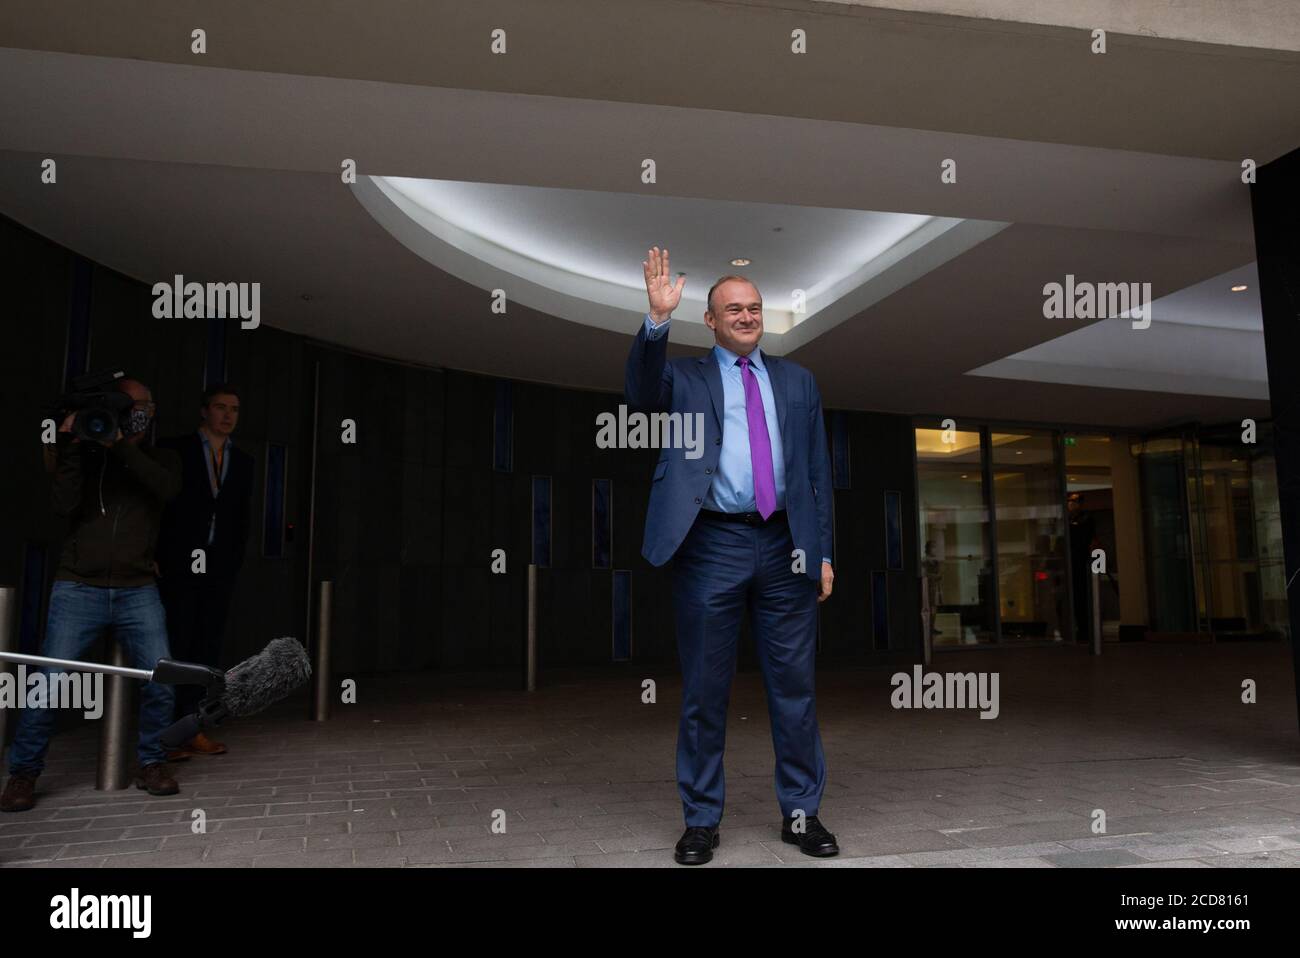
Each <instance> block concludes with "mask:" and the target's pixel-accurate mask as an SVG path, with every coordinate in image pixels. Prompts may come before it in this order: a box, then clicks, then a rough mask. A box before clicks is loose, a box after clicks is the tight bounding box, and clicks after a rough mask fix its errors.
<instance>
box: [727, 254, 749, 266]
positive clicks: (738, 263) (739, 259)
mask: <svg viewBox="0 0 1300 958" xmlns="http://www.w3.org/2000/svg"><path fill="white" fill-rule="evenodd" d="M731 265H732V266H748V265H749V260H747V259H745V258H744V257H743V256H737V257H736V258H735V259H733V260H732V261H731Z"/></svg>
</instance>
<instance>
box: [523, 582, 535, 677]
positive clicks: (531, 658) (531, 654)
mask: <svg viewBox="0 0 1300 958" xmlns="http://www.w3.org/2000/svg"><path fill="white" fill-rule="evenodd" d="M526 658H527V661H528V666H527V669H528V671H527V674H526V675H525V676H524V689H525V691H528V692H536V691H537V566H535V565H531V564H530V565H529V566H528V648H527V651H526Z"/></svg>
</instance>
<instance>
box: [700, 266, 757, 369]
mask: <svg viewBox="0 0 1300 958" xmlns="http://www.w3.org/2000/svg"><path fill="white" fill-rule="evenodd" d="M704 324H705V325H706V326H708V327H709V329H711V330H713V338H714V339H716V340H717V342H718V345H719V346H722V347H723V348H724V349H730V350H731V351H732V352H733V353H735V354H736V355H738V356H748V355H749V354H750V353H751V352H753V351H754V347H755V346H757V345H758V341H759V340H760V339H762V338H763V297H762V296H760V295H759V294H758V289H757V288H756V287H755V286H754V284H753V283H750V282H748V281H746V280H743V279H729V280H727V281H726V282H725V283H723V284H722V285H721V286H719V287H718V288H717V289H715V290H714V291H713V299H712V301H711V302H710V303H709V308H708V309H707V310H706V311H705V313H704Z"/></svg>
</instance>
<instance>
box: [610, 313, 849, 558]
mask: <svg viewBox="0 0 1300 958" xmlns="http://www.w3.org/2000/svg"><path fill="white" fill-rule="evenodd" d="M763 358H764V360H765V361H766V363H767V368H768V371H769V374H770V376H771V378H772V395H773V398H774V399H775V400H776V410H777V419H778V422H779V425H780V430H781V447H782V451H783V452H784V454H785V509H786V515H787V518H788V520H789V523H790V533H791V537H792V538H793V539H794V545H795V548H796V549H802V550H803V554H804V559H805V561H806V563H807V574H808V577H809V578H810V579H812V580H813V581H815V582H820V581H821V567H822V557H823V556H833V555H834V554H835V553H834V552H832V551H831V547H832V532H831V529H832V521H831V495H832V491H831V457H830V452H829V450H828V448H827V444H826V426H825V424H824V422H823V420H822V397H821V394H820V393H819V392H818V391H817V382H816V380H814V379H813V375H812V373H810V372H808V370H806V369H804V368H803V367H802V366H800V365H798V364H797V363H793V362H790V361H789V360H786V359H782V358H781V357H779V356H769V355H768V354H767V353H764V354H763ZM623 396H624V398H625V400H626V401H627V405H628V408H629V410H630V411H634V412H644V413H655V412H670V413H672V412H680V413H683V414H690V413H697V412H698V413H703V414H704V444H703V453H704V454H703V455H702V456H700V458H698V459H687V458H686V452H687V450H686V449H684V448H682V449H664V450H661V451H660V454H659V462H658V463H657V464H656V465H655V471H654V479H653V480H652V481H651V483H650V506H649V509H648V510H647V513H646V521H645V541H644V543H643V545H642V548H641V554H642V555H643V556H645V558H646V559H647V560H649V562H650V564H651V565H656V566H661V565H663V564H664V563H666V562H667V561H668V560H669V559H671V558H672V557H673V555H674V553H676V552H677V547H678V546H680V545H681V544H682V540H684V539H685V538H686V534H687V533H688V532H690V530H691V526H692V525H693V524H694V522H695V517H696V516H697V515H698V514H699V511H700V507H701V505H702V504H703V502H704V497H705V495H706V494H707V493H708V491H709V485H710V484H711V483H712V481H713V475H714V473H715V472H716V471H717V468H718V457H719V455H720V454H721V452H722V420H723V414H724V411H725V410H724V402H723V393H722V371H721V370H720V369H719V368H718V361H717V359H716V358H715V357H714V355H713V351H712V350H710V351H709V352H707V353H705V354H704V355H703V356H701V357H689V358H685V359H671V360H670V359H668V337H667V336H661V337H659V338H658V339H654V340H651V339H647V338H646V334H645V325H644V323H643V324H642V326H641V329H640V331H639V332H638V333H637V335H636V339H635V340H634V341H633V343H632V351H631V353H629V355H628V357H627V374H626V378H625V381H624V386H623ZM790 561H791V562H793V561H794V559H793V557H792V558H791V560H790Z"/></svg>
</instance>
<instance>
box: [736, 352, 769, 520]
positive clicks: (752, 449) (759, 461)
mask: <svg viewBox="0 0 1300 958" xmlns="http://www.w3.org/2000/svg"><path fill="white" fill-rule="evenodd" d="M740 381H741V382H743V383H744V384H745V416H746V418H748V419H749V461H750V463H751V464H752V465H753V467H754V501H755V502H756V503H757V504H758V514H759V515H760V516H762V517H763V518H764V519H766V518H768V517H769V516H770V515H771V514H772V513H774V512H776V476H775V475H774V474H773V473H772V440H771V438H770V437H769V436H768V434H767V414H766V413H764V412H763V394H762V393H760V392H759V391H758V380H757V379H756V378H755V377H754V370H752V369H750V368H749V357H748V356H741V357H740Z"/></svg>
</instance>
